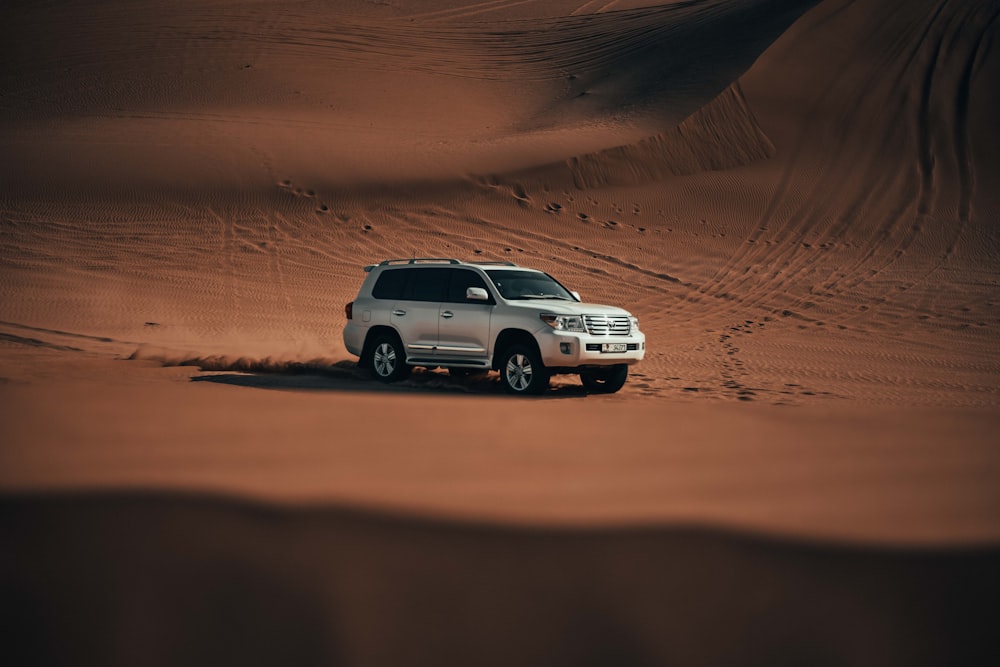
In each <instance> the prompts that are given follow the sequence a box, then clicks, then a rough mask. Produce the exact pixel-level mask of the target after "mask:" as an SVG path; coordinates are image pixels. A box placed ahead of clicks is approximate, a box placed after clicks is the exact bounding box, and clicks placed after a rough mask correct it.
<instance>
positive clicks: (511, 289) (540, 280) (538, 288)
mask: <svg viewBox="0 0 1000 667" xmlns="http://www.w3.org/2000/svg"><path fill="white" fill-rule="evenodd" d="M486 275H488V276H489V277H490V280H492V281H493V284H494V285H496V286H497V290H499V292H500V295H501V296H502V297H503V298H505V299H509V300H515V299H564V300H566V301H576V299H574V298H573V295H572V294H570V293H569V291H568V290H567V289H566V288H565V287H563V286H562V285H560V284H559V283H558V282H556V280H555V278H553V277H552V276H550V275H549V274H547V273H542V272H541V271H511V270H509V269H504V270H500V269H493V270H490V271H487V272H486Z"/></svg>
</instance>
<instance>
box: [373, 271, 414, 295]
mask: <svg viewBox="0 0 1000 667" xmlns="http://www.w3.org/2000/svg"><path fill="white" fill-rule="evenodd" d="M405 286H406V269H393V270H389V271H383V272H382V275H380V276H379V277H378V280H376V281H375V287H373V288H372V296H373V297H375V298H376V299H392V300H393V301H395V300H398V299H402V298H403V288H404V287H405Z"/></svg>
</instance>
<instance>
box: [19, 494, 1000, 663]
mask: <svg viewBox="0 0 1000 667" xmlns="http://www.w3.org/2000/svg"><path fill="white" fill-rule="evenodd" d="M0 536H2V541H0V627H3V629H4V635H5V637H6V641H5V646H4V650H3V653H4V664H7V665H108V666H112V665H144V666H156V665H186V666H195V665H211V666H213V667H215V666H217V665H241V666H244V667H245V666H248V665H297V666H303V665H331V664H337V665H578V664H614V665H671V664H673V665H776V664H799V665H876V664H877V665H906V666H907V667H909V666H912V665H958V664H963V665H973V664H976V665H986V664H1000V645H998V643H997V640H996V634H995V631H996V621H997V616H996V601H997V600H998V599H1000V547H997V546H993V547H982V548H972V547H968V548H954V549H946V548H941V549H914V548H902V547H900V548H888V547H875V546H850V545H838V544H831V543H820V542H807V541H796V540H786V539H779V538H773V537H764V536H756V535H751V534H745V533H739V532H736V531H727V530H723V529H711V528H699V527H689V526H638V527H622V528H607V527H603V528H521V527H514V526H499V525H477V524H474V523H462V522H457V521H446V520H433V519H420V518H407V517H404V516H393V515H389V514H380V513H377V512H367V511H362V510H355V509H347V508H299V509H296V508H278V507H269V506H265V505H259V504H253V503H249V502H239V501H235V500H227V499H221V498H213V497H204V496H197V495H169V494H151V493H138V492H135V493H126V492H122V493H104V494H66V495H51V496H46V495H26V496H5V497H4V496H0Z"/></svg>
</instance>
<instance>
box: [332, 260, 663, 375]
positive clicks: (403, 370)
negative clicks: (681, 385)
mask: <svg viewBox="0 0 1000 667" xmlns="http://www.w3.org/2000/svg"><path fill="white" fill-rule="evenodd" d="M365 271H366V272H367V273H368V275H367V276H366V277H365V281H364V283H363V284H362V285H361V291H360V292H358V296H357V298H356V299H355V300H354V301H352V302H351V303H349V304H347V306H346V307H345V309H344V310H345V312H346V314H347V326H346V327H345V328H344V343H345V344H346V345H347V349H348V351H350V353H351V354H354V355H356V356H358V357H360V359H361V361H360V363H361V365H362V366H364V367H366V368H369V369H370V370H371V371H372V373H373V374H374V375H375V377H376V378H377V379H379V380H382V381H383V382H393V381H395V380H398V379H400V378H402V377H404V376H405V375H406V374H407V373H409V371H410V367H411V366H423V367H427V368H439V367H443V368H447V369H449V371H450V372H451V373H453V374H455V375H470V374H474V373H487V372H489V371H490V370H497V371H499V372H500V381H501V383H502V384H503V387H504V389H506V390H507V391H508V392H509V393H512V394H541V393H542V392H544V391H545V390H546V388H548V385H549V377H550V376H551V375H552V374H555V373H578V374H579V375H580V379H581V380H582V382H583V384H584V386H585V387H586V388H587V389H588V390H589V391H593V392H604V393H610V392H615V391H618V390H619V389H621V388H622V386H623V385H624V384H625V380H626V379H627V378H628V367H629V366H630V365H631V364H634V363H637V362H639V361H641V360H642V358H643V356H644V355H645V353H646V337H645V336H644V335H643V333H642V332H641V331H639V321H638V320H637V319H636V318H635V317H633V316H632V315H631V314H630V313H629V312H628V311H625V310H622V309H621V308H615V307H613V306H599V305H593V304H584V303H581V302H580V295H579V294H577V293H576V292H570V291H569V290H567V289H566V288H565V287H563V286H562V285H561V284H559V282H558V281H557V280H555V279H554V278H553V277H552V276H550V275H548V274H547V273H543V272H541V271H536V270H534V269H526V268H523V267H519V266H517V265H516V264H511V263H509V262H503V263H496V262H476V263H467V262H461V261H459V260H457V259H437V258H414V259H393V260H386V261H384V262H382V263H380V264H375V265H371V266H366V267H365Z"/></svg>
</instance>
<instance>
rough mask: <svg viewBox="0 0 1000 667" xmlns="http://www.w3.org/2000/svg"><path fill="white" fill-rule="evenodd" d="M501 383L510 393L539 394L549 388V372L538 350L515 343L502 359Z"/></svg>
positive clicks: (522, 394)
mask: <svg viewBox="0 0 1000 667" xmlns="http://www.w3.org/2000/svg"><path fill="white" fill-rule="evenodd" d="M500 384H502V385H503V388H504V390H505V391H506V392H507V393H508V394H517V395H521V396H524V395H537V394H541V393H544V392H545V390H546V389H548V387H549V372H548V369H546V368H545V365H544V364H543V363H542V359H541V357H540V356H539V355H538V353H537V352H536V351H534V350H532V349H531V348H529V347H527V346H526V345H514V346H512V347H509V348H507V350H506V352H504V354H503V357H501V359H500Z"/></svg>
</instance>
